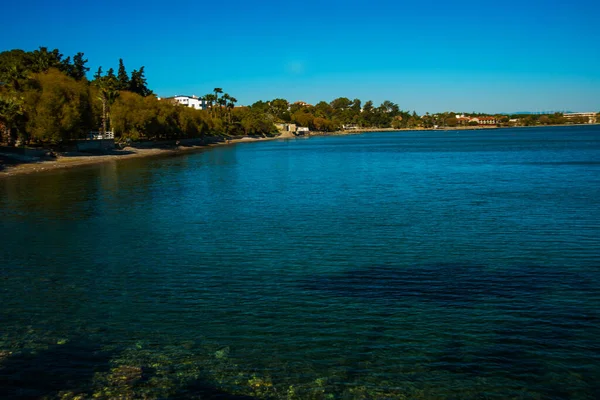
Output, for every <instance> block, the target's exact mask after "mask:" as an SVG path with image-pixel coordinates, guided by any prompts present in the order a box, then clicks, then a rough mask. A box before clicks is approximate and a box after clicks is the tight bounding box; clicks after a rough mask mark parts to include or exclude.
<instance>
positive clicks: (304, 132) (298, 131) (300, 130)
mask: <svg viewBox="0 0 600 400" xmlns="http://www.w3.org/2000/svg"><path fill="white" fill-rule="evenodd" d="M309 133H310V130H309V129H308V128H306V127H303V126H299V127H298V129H296V135H308V134H309Z"/></svg>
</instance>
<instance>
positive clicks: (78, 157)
mask: <svg viewBox="0 0 600 400" xmlns="http://www.w3.org/2000/svg"><path fill="white" fill-rule="evenodd" d="M284 138H285V136H283V137H282V136H274V137H265V138H252V137H244V138H240V139H226V140H225V141H223V142H217V143H208V144H197V145H177V144H174V145H173V146H169V147H162V148H159V147H150V148H143V147H130V146H127V147H125V148H123V149H120V150H113V151H111V152H110V153H100V154H89V153H88V154H86V153H74V154H70V155H59V156H58V157H57V158H55V159H51V160H39V161H35V160H32V161H22V162H19V161H17V162H15V163H14V164H13V163H9V164H1V163H0V179H2V178H5V177H11V176H16V175H29V174H34V173H40V172H48V171H58V170H62V169H70V168H74V167H79V166H90V165H96V164H103V163H107V162H113V161H120V160H131V159H137V158H150V157H161V156H172V155H178V154H187V153H194V152H199V151H203V150H207V149H210V148H211V147H219V146H229V145H234V144H238V143H251V142H264V141H269V140H276V139H284ZM2 156H3V154H2V153H0V157H2ZM4 158H5V159H8V160H11V159H13V160H14V158H13V157H11V155H8V154H5V155H4Z"/></svg>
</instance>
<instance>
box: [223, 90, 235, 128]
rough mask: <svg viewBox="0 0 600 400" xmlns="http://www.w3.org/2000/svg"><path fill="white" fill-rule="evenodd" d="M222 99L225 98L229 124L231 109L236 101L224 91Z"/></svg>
mask: <svg viewBox="0 0 600 400" xmlns="http://www.w3.org/2000/svg"><path fill="white" fill-rule="evenodd" d="M223 99H225V107H226V109H227V115H228V117H229V123H230V124H231V111H232V110H233V108H234V107H235V103H237V99H236V98H235V97H232V96H230V95H228V94H227V93H225V94H224V95H223Z"/></svg>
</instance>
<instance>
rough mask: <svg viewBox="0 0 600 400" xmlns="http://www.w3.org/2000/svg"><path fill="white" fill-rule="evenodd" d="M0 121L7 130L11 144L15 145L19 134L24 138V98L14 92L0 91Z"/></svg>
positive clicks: (8, 140)
mask: <svg viewBox="0 0 600 400" xmlns="http://www.w3.org/2000/svg"><path fill="white" fill-rule="evenodd" d="M0 122H1V123H2V125H3V126H4V129H5V130H6V137H7V142H8V144H9V145H13V144H14V143H15V142H16V140H17V138H18V137H19V136H21V137H22V138H23V135H24V134H25V130H24V123H25V107H24V104H23V99H22V98H19V97H17V96H16V95H14V94H12V95H10V94H8V93H0Z"/></svg>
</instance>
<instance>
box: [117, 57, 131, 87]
mask: <svg viewBox="0 0 600 400" xmlns="http://www.w3.org/2000/svg"><path fill="white" fill-rule="evenodd" d="M117 81H118V82H119V87H118V89H119V90H129V76H128V75H127V71H126V70H125V64H123V59H122V58H119V72H118V73H117Z"/></svg>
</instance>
